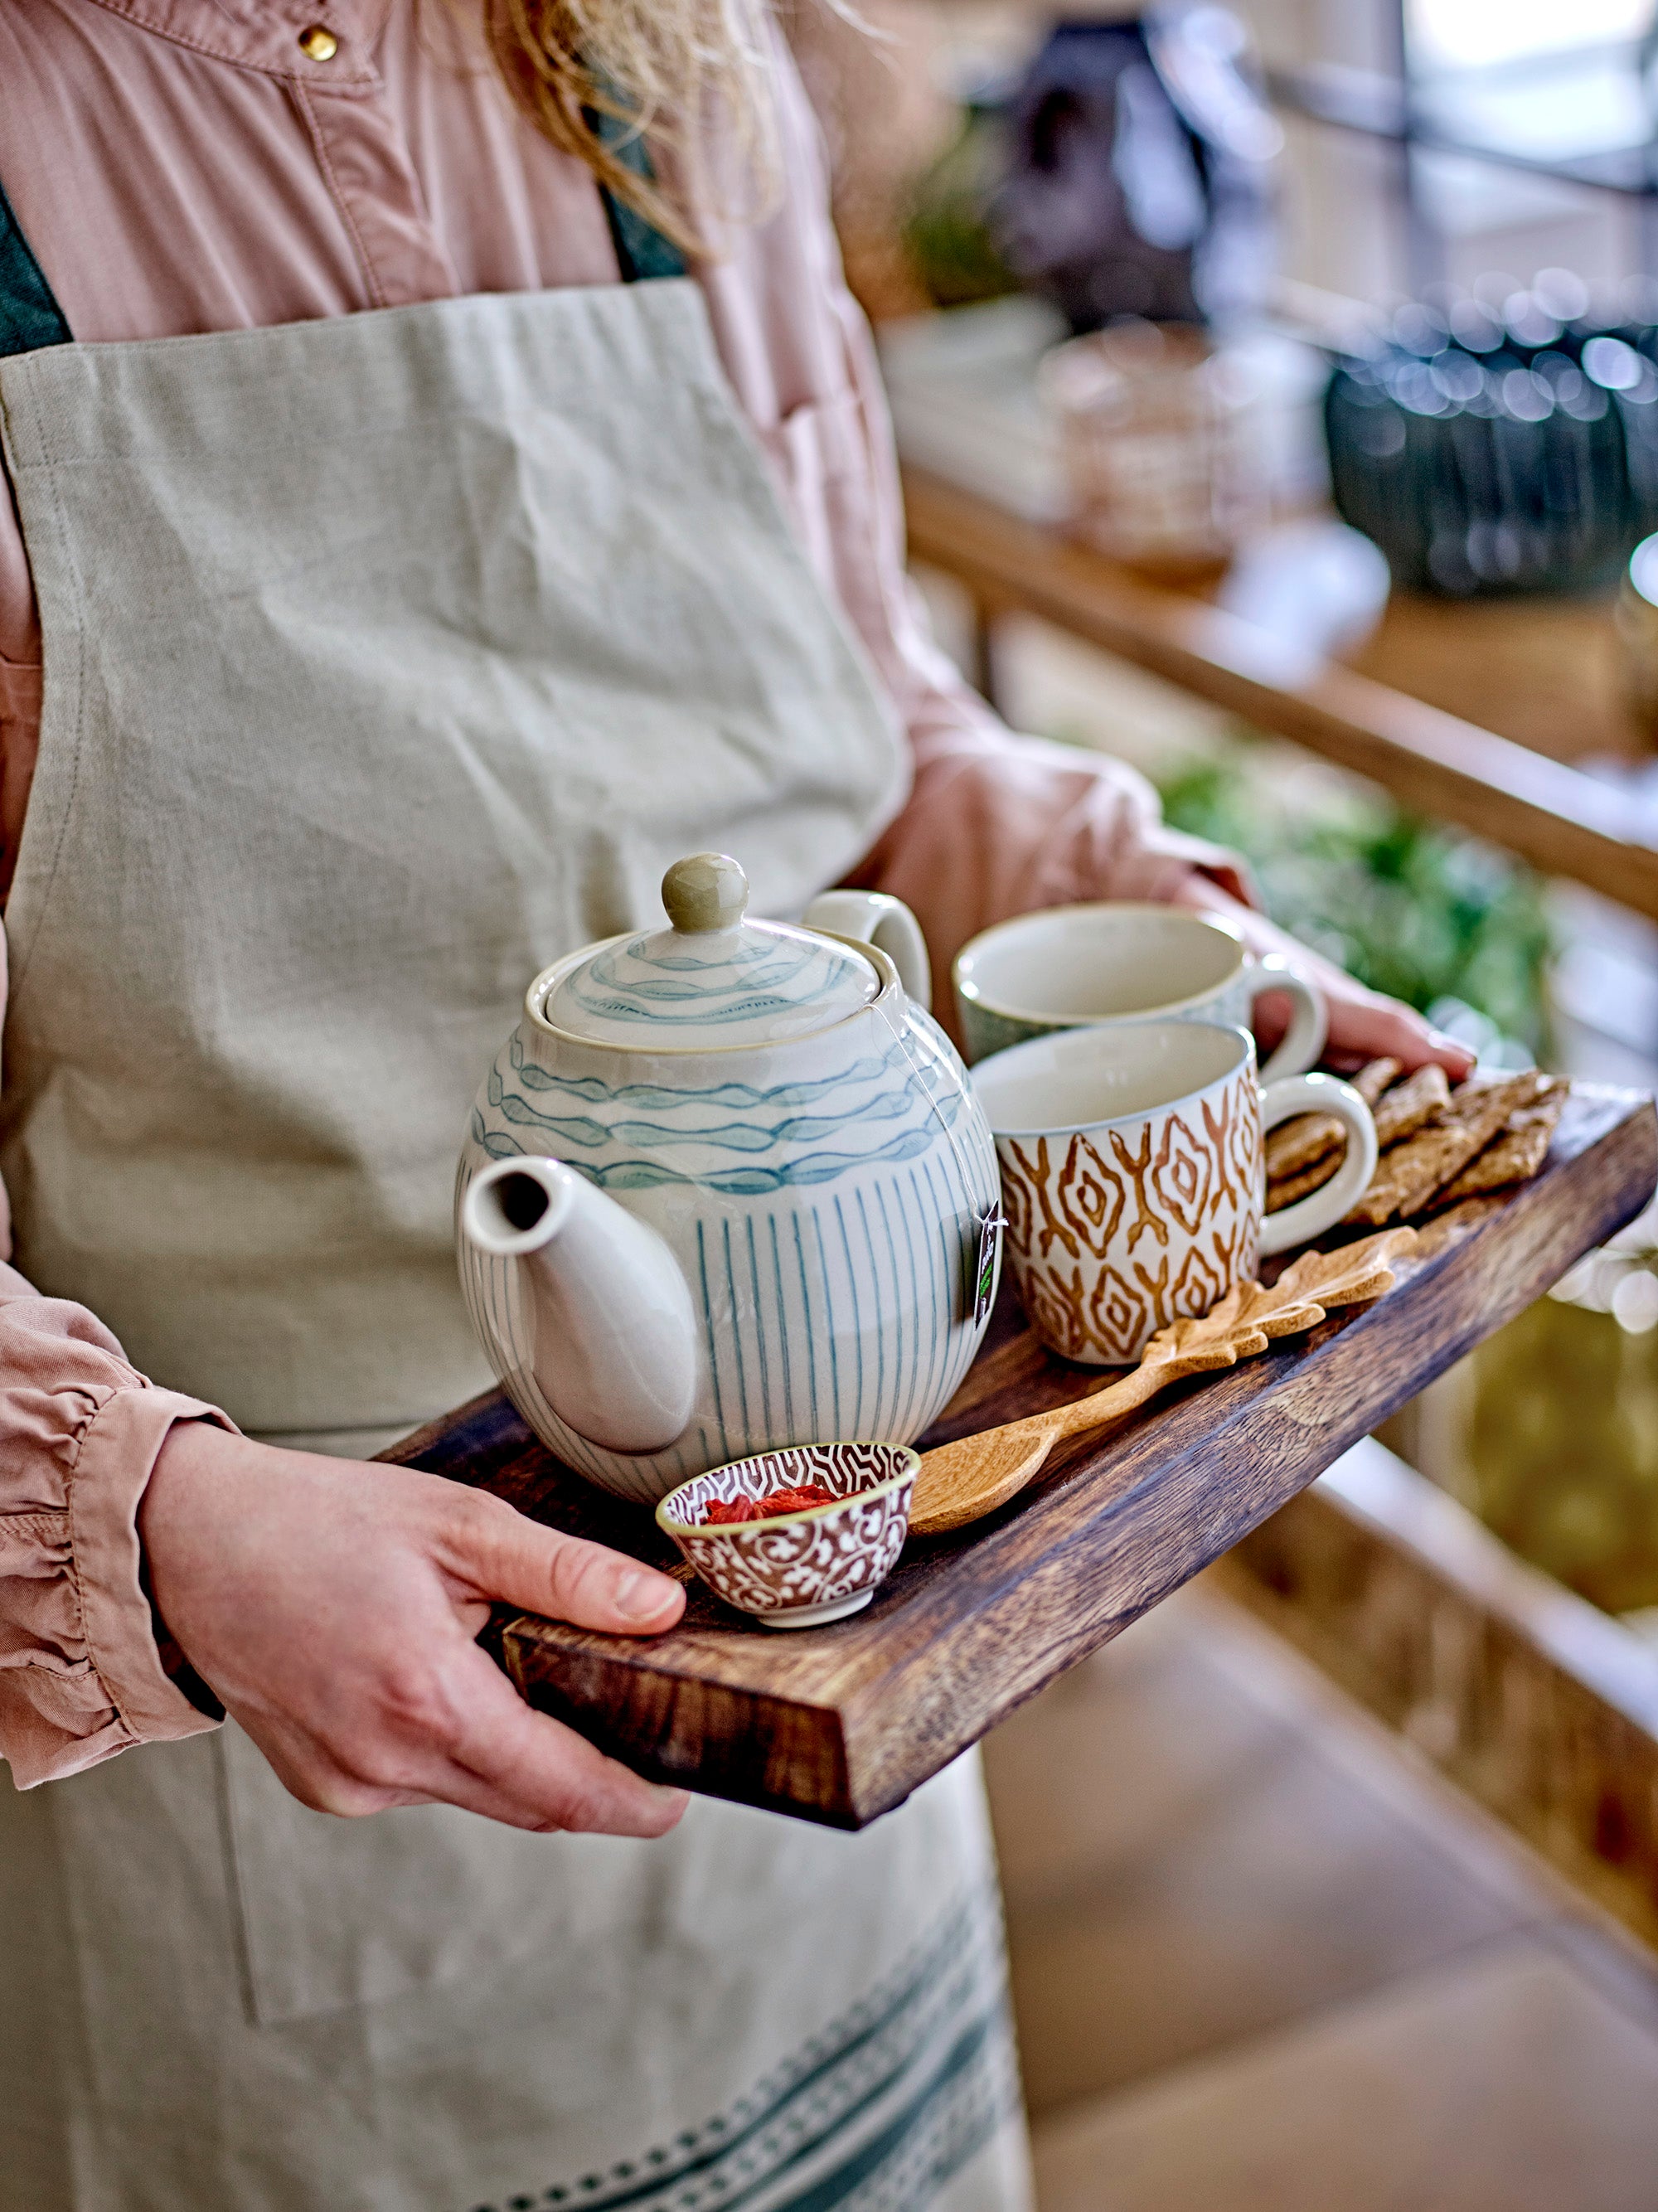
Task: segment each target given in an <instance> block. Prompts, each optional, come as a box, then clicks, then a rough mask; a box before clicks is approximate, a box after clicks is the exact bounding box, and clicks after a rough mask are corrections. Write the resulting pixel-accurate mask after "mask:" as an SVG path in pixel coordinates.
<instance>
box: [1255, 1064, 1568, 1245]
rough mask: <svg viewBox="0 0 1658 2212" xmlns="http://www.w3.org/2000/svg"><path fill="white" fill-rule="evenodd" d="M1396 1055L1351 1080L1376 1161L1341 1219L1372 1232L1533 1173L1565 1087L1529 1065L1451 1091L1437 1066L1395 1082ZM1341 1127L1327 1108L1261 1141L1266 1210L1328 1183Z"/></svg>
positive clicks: (1340, 1144)
mask: <svg viewBox="0 0 1658 2212" xmlns="http://www.w3.org/2000/svg"><path fill="white" fill-rule="evenodd" d="M1400 1073H1401V1071H1400V1065H1399V1062H1398V1061H1397V1060H1372V1061H1371V1062H1370V1066H1368V1067H1366V1068H1363V1069H1362V1070H1361V1071H1360V1073H1358V1074H1357V1075H1355V1076H1353V1077H1351V1078H1350V1080H1351V1083H1352V1085H1353V1088H1354V1090H1356V1091H1358V1092H1359V1093H1360V1094H1361V1095H1362V1096H1363V1099H1364V1102H1365V1103H1366V1105H1368V1106H1369V1107H1370V1111H1371V1112H1372V1113H1373V1114H1374V1115H1376V1143H1377V1145H1378V1146H1380V1148H1381V1158H1380V1159H1379V1160H1378V1161H1377V1163H1376V1174H1375V1176H1373V1177H1372V1178H1371V1182H1370V1188H1369V1189H1368V1190H1367V1191H1366V1192H1365V1194H1364V1195H1363V1198H1361V1199H1360V1200H1359V1201H1358V1203H1357V1206H1354V1208H1353V1209H1352V1211H1351V1213H1349V1214H1348V1216H1347V1219H1348V1220H1349V1221H1350V1222H1352V1223H1354V1224H1356V1225H1361V1226H1363V1227H1365V1228H1370V1229H1380V1228H1381V1227H1382V1225H1383V1223H1384V1222H1388V1221H1394V1220H1399V1221H1409V1220H1412V1219H1413V1218H1414V1217H1415V1216H1416V1215H1417V1214H1418V1213H1425V1212H1428V1211H1429V1209H1430V1207H1434V1206H1454V1205H1455V1203H1456V1202H1457V1200H1459V1199H1464V1198H1473V1196H1474V1195H1475V1194H1477V1193H1479V1192H1481V1191H1488V1190H1503V1189H1506V1188H1508V1187H1509V1185H1510V1184H1511V1183H1517V1182H1526V1181H1527V1179H1528V1178H1529V1177H1530V1176H1534V1175H1535V1174H1536V1173H1537V1170H1539V1168H1540V1167H1541V1166H1542V1164H1543V1162H1544V1161H1545V1159H1546V1158H1547V1157H1548V1150H1549V1139H1550V1138H1551V1137H1552V1134H1553V1133H1554V1125H1555V1123H1556V1122H1557V1121H1558V1120H1559V1118H1560V1109H1561V1108H1562V1107H1563V1106H1564V1104H1565V1103H1566V1095H1567V1092H1568V1091H1569V1090H1570V1085H1569V1084H1568V1083H1567V1081H1566V1080H1565V1079H1564V1076H1558V1075H1544V1074H1541V1073H1539V1072H1538V1070H1537V1069H1535V1068H1529V1069H1527V1072H1526V1073H1524V1074H1523V1075H1505V1076H1498V1077H1496V1078H1491V1077H1485V1076H1479V1075H1475V1076H1471V1077H1470V1078H1469V1079H1468V1080H1467V1082H1466V1083H1464V1084H1461V1085H1459V1086H1458V1087H1457V1089H1456V1090H1455V1091H1453V1090H1452V1089H1451V1087H1450V1085H1449V1084H1448V1082H1447V1080H1446V1078H1445V1071H1444V1070H1443V1068H1441V1067H1419V1068H1418V1070H1417V1072H1416V1073H1415V1074H1414V1075H1410V1076H1406V1078H1405V1080H1404V1081H1403V1082H1400ZM1344 1146H1345V1137H1344V1134H1343V1131H1342V1127H1341V1124H1340V1122H1339V1121H1337V1120H1336V1118H1335V1116H1334V1115H1333V1114H1303V1115H1301V1116H1300V1117H1299V1118H1298V1119H1297V1120H1296V1121H1285V1122H1284V1123H1283V1124H1282V1125H1281V1126H1280V1127H1278V1128H1276V1129H1274V1130H1272V1132H1271V1133H1269V1135H1268V1137H1267V1139H1266V1211H1267V1212H1269V1213H1275V1212H1277V1211H1278V1208H1279V1207H1280V1206H1291V1205H1293V1204H1294V1202H1295V1201H1296V1200H1297V1199H1298V1198H1305V1197H1306V1196H1307V1195H1308V1194H1309V1192H1311V1191H1315V1190H1317V1189H1319V1188H1320V1187H1321V1185H1322V1184H1324V1183H1327V1182H1328V1181H1329V1180H1330V1177H1331V1176H1333V1174H1334V1173H1335V1171H1336V1170H1337V1169H1338V1168H1339V1166H1340V1164H1341V1158H1342V1152H1343V1150H1344Z"/></svg>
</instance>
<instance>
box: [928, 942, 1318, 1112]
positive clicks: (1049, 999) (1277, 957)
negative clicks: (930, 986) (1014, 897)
mask: <svg viewBox="0 0 1658 2212" xmlns="http://www.w3.org/2000/svg"><path fill="white" fill-rule="evenodd" d="M954 978H955V984H956V1006H957V1013H958V1015H959V1017H960V1020H961V1026H962V1035H963V1038H964V1040H965V1042H966V1045H967V1059H968V1062H969V1066H971V1065H973V1064H974V1063H975V1062H977V1061H979V1060H987V1059H989V1057H990V1055H991V1054H993V1053H998V1052H1005V1050H1006V1049H1007V1048H1008V1047H1009V1046H1010V1045H1016V1044H1023V1042H1025V1040H1026V1039H1027V1038H1029V1037H1035V1036H1048V1035H1050V1034H1051V1033H1052V1032H1053V1031H1054V1030H1072V1029H1086V1028H1097V1027H1100V1026H1102V1025H1104V1024H1112V1023H1116V1022H1145V1021H1188V1022H1223V1023H1225V1024H1229V1025H1230V1024H1236V1025H1237V1026H1238V1027H1240V1028H1247V1027H1248V1024H1249V1021H1250V1018H1251V1014H1252V1012H1253V1009H1254V1002H1255V1000H1257V999H1258V998H1260V995H1261V994H1262V993H1263V992H1266V991H1282V992H1284V993H1285V994H1287V995H1288V997H1289V998H1290V1000H1291V1002H1292V1012H1291V1020H1290V1026H1289V1028H1288V1030H1286V1031H1285V1032H1284V1039H1283V1042H1281V1043H1280V1044H1279V1045H1278V1047H1277V1048H1276V1049H1275V1050H1274V1052H1273V1054H1272V1058H1271V1059H1270V1060H1268V1061H1267V1063H1266V1066H1265V1067H1264V1068H1263V1069H1262V1071H1261V1080H1262V1081H1263V1082H1264V1083H1273V1082H1276V1081H1277V1079H1278V1077H1279V1076H1281V1075H1299V1074H1300V1073H1301V1072H1302V1070H1303V1068H1306V1067H1310V1066H1312V1065H1313V1062H1314V1061H1315V1060H1316V1059H1317V1058H1318V1056H1319V1054H1320V1053H1321V1051H1322V1050H1323V1049H1324V1032H1325V1026H1326V1018H1325V1011H1324V1000H1323V998H1322V997H1321V994H1319V993H1318V992H1317V991H1315V989H1314V987H1313V986H1312V985H1311V983H1309V981H1308V980H1307V978H1306V977H1305V976H1304V975H1302V974H1301V973H1300V971H1299V970H1298V969H1297V968H1296V966H1295V964H1294V963H1293V962H1291V961H1289V960H1286V959H1285V958H1284V957H1283V955H1282V954H1280V953H1277V952H1272V953H1268V954H1267V955H1266V957H1264V958H1259V957H1256V955H1255V954H1254V953H1253V952H1251V951H1249V949H1248V946H1247V945H1245V944H1244V942H1243V939H1242V937H1241V936H1240V935H1239V933H1238V932H1237V931H1236V929H1235V928H1234V927H1232V926H1231V924H1230V922H1227V921H1224V920H1223V919H1222V918H1221V917H1220V916H1219V915H1199V914H1187V913H1185V912H1183V911H1182V910H1181V908H1179V907H1170V906H1151V905H1143V904H1139V903H1136V902H1133V901H1127V900H1117V901H1107V902H1101V903H1099V904H1096V905H1092V906H1055V907H1047V908H1042V909H1040V910H1039V911H1038V912H1036V913H1035V914H1022V915H1016V916H1015V918H1014V919H1013V920H1012V921H1002V922H998V923H997V924H996V926H995V927H994V928H993V929H987V930H984V931H981V933H980V934H979V935H978V936H977V937H975V939H973V940H972V942H971V943H970V944H969V945H963V948H962V950H961V951H960V952H958V953H957V956H956V965H955V969H954Z"/></svg>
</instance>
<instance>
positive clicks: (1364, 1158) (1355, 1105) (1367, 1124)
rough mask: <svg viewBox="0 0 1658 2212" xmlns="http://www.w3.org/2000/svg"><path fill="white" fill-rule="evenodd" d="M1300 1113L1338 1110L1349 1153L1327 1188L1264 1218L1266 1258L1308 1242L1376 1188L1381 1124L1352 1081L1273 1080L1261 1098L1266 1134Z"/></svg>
mask: <svg viewBox="0 0 1658 2212" xmlns="http://www.w3.org/2000/svg"><path fill="white" fill-rule="evenodd" d="M1297 1114H1333V1115H1335V1116H1336V1117H1337V1119H1338V1120H1339V1121H1341V1122H1343V1123H1344V1124H1345V1127H1346V1131H1347V1157H1346V1158H1345V1160H1343V1162H1342V1163H1341V1165H1340V1166H1339V1168H1338V1169H1337V1170H1336V1171H1335V1173H1334V1174H1333V1176H1331V1178H1330V1180H1329V1182H1327V1183H1326V1184H1325V1185H1324V1187H1323V1188H1322V1189H1321V1190H1315V1191H1314V1192H1313V1193H1312V1194H1311V1195H1310V1196H1309V1197H1307V1198H1299V1199H1297V1200H1296V1202H1295V1204H1294V1205H1293V1206H1284V1207H1282V1208H1280V1210H1279V1211H1278V1212H1277V1213H1268V1214H1265V1215H1263V1217H1262V1220H1261V1228H1260V1249H1261V1253H1262V1255H1263V1257H1264V1256H1266V1255H1267V1254H1269V1253H1272V1252H1287V1251H1288V1250H1289V1249H1290V1247H1291V1245H1292V1244H1304V1243H1307V1241H1308V1239H1309V1237H1316V1236H1317V1235H1318V1234H1319V1233H1320V1231H1321V1230H1325V1229H1329V1228H1331V1227H1333V1225H1334V1224H1335V1223H1336V1222H1338V1221H1339V1220H1340V1219H1341V1218H1342V1216H1343V1214H1345V1212H1347V1210H1348V1208H1349V1207H1350V1206H1352V1205H1353V1203H1354V1202H1355V1200H1357V1199H1358V1198H1360V1197H1361V1196H1362V1195H1363V1193H1364V1192H1365V1191H1366V1190H1368V1189H1369V1188H1370V1177H1371V1176H1373V1175H1374V1174H1375V1173H1376V1122H1375V1121H1374V1120H1373V1119H1372V1118H1371V1115H1370V1108H1369V1107H1368V1106H1367V1105H1366V1104H1365V1103H1364V1101H1363V1099H1362V1098H1361V1097H1359V1095H1358V1093H1357V1091H1355V1090H1354V1088H1353V1086H1352V1085H1351V1083H1343V1082H1342V1081H1340V1079H1339V1078H1338V1077H1336V1076H1333V1075H1291V1076H1290V1077H1288V1078H1286V1079H1284V1081H1282V1082H1279V1083H1273V1084H1270V1085H1267V1087H1266V1093H1265V1095H1264V1096H1263V1097H1262V1099H1261V1133H1262V1134H1263V1135H1265V1133H1266V1131H1267V1130H1268V1129H1276V1128H1277V1127H1278V1123H1279V1122H1280V1121H1294V1119H1295V1117H1296V1115H1297Z"/></svg>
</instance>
